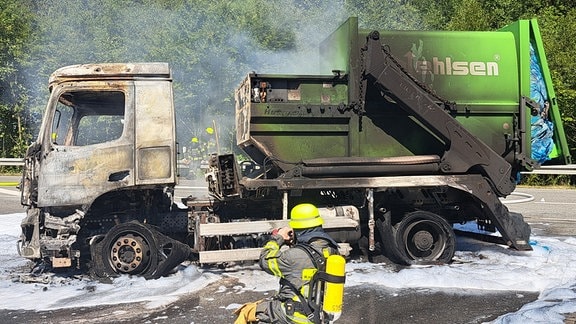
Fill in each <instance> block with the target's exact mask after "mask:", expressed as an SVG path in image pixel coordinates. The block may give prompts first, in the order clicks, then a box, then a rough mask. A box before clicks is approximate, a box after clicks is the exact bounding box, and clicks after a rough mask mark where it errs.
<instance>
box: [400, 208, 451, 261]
mask: <svg viewBox="0 0 576 324" xmlns="http://www.w3.org/2000/svg"><path fill="white" fill-rule="evenodd" d="M455 241H456V239H455V235H454V231H453V230H452V226H450V224H449V223H448V222H447V221H446V220H445V219H444V218H442V217H441V216H439V215H436V214H434V213H431V212H426V211H415V212H411V213H409V214H407V215H406V216H405V217H404V219H402V221H401V222H400V223H398V224H397V225H396V230H395V243H396V245H397V248H398V249H397V251H398V254H399V255H398V257H399V258H400V259H401V260H400V261H401V262H402V263H406V264H430V263H449V262H450V261H451V260H452V257H454V251H455V248H456V247H455V245H456V243H455Z"/></svg>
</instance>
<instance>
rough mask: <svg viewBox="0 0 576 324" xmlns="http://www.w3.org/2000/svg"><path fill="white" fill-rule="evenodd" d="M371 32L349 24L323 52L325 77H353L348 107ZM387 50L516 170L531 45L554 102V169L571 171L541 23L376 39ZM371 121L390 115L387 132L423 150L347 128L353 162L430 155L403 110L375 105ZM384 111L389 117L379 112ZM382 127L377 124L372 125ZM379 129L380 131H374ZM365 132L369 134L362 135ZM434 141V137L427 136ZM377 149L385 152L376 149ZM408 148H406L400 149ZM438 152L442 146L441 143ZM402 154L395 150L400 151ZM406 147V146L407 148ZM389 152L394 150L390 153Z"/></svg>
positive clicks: (523, 144) (525, 130)
mask: <svg viewBox="0 0 576 324" xmlns="http://www.w3.org/2000/svg"><path fill="white" fill-rule="evenodd" d="M371 31H372V30H368V29H366V30H360V29H358V19H357V18H355V17H352V18H350V19H348V20H347V21H346V22H345V23H344V24H342V25H341V27H340V28H339V29H338V30H336V31H335V32H334V33H333V34H332V35H330V36H329V37H328V38H327V39H326V40H325V41H324V42H322V44H321V46H320V53H321V69H322V70H321V72H322V73H331V72H332V71H333V70H342V71H344V72H346V73H349V75H350V86H349V93H350V96H349V97H350V102H351V103H353V102H357V101H358V98H359V95H360V91H359V90H357V89H360V88H361V87H360V84H355V82H358V81H357V80H360V79H361V78H360V77H361V71H360V66H361V59H362V47H363V46H364V43H365V40H366V37H367V35H368V34H369V33H370V32H371ZM378 32H379V33H380V40H381V42H382V44H383V46H385V47H387V48H389V50H390V51H391V52H392V54H393V55H394V56H395V57H396V58H397V60H398V61H399V62H400V63H401V64H402V65H403V66H404V68H405V69H406V70H407V71H408V72H410V73H411V74H412V75H413V76H414V77H416V78H417V79H418V80H420V81H421V82H423V83H424V84H426V85H427V86H428V87H429V88H430V89H432V91H434V92H435V93H437V94H438V95H440V96H441V97H443V98H445V99H448V100H451V101H454V102H456V104H457V105H456V107H457V111H456V112H454V116H455V118H456V119H457V120H458V121H459V122H461V123H462V124H463V125H464V126H465V127H466V128H467V129H468V130H469V131H471V132H472V133H473V134H474V135H475V136H477V137H478V138H480V139H481V140H482V141H484V142H485V143H487V144H488V145H489V146H490V147H492V148H493V149H494V150H495V151H496V152H497V153H499V154H502V155H503V156H505V157H506V159H507V160H509V161H510V162H512V161H513V160H514V159H517V158H518V154H524V155H525V156H527V157H530V156H531V135H530V126H531V124H530V119H531V115H530V109H529V108H526V107H524V106H523V105H522V96H525V97H526V98H531V96H530V85H531V82H530V43H532V44H533V46H534V47H535V51H536V52H537V55H538V58H539V61H540V64H541V68H542V73H543V77H544V79H545V83H546V89H547V92H548V94H549V97H550V98H551V109H550V119H551V120H552V122H553V124H554V143H555V147H556V149H555V151H553V152H552V153H551V154H550V158H552V159H553V163H562V164H567V163H571V159H570V156H569V150H568V146H567V141H566V138H565V134H564V131H563V126H562V122H561V119H560V113H559V110H558V107H557V103H556V100H555V95H554V89H553V87H552V82H551V79H550V73H549V71H548V66H547V63H546V57H545V55H544V48H543V46H542V39H541V36H540V33H539V30H538V25H537V23H536V20H521V21H518V22H516V23H514V24H511V25H510V26H508V27H506V28H503V29H502V30H500V31H492V32H467V31H378ZM370 104H371V105H372V109H371V113H370V112H369V113H367V114H366V115H365V117H364V118H368V119H369V120H371V121H372V120H376V119H378V118H382V117H381V116H377V115H380V114H382V113H385V114H388V116H387V117H386V118H387V119H388V121H387V123H386V124H387V125H388V126H390V125H393V127H394V128H405V131H407V130H410V136H415V137H416V138H418V141H421V145H420V147H415V146H412V145H408V143H406V140H405V139H398V138H397V135H398V134H397V133H396V132H395V131H393V130H391V129H380V130H378V129H372V128H370V127H368V129H366V128H365V129H363V130H361V129H360V128H357V129H354V127H356V125H354V124H353V123H351V125H350V132H351V133H350V145H351V149H350V154H351V155H353V156H373V155H378V154H383V153H384V152H383V151H382V150H385V151H386V152H402V151H405V149H407V150H408V151H410V152H412V153H413V154H425V153H427V149H429V147H428V144H429V143H426V142H433V141H434V139H433V138H432V137H430V136H429V139H428V140H427V139H426V133H422V134H421V136H418V135H414V133H415V128H414V125H412V124H411V123H410V122H409V121H408V119H407V117H406V116H404V115H403V113H402V112H400V111H399V110H400V109H398V107H390V105H386V103H384V102H380V103H378V102H372V103H370ZM382 109H385V110H386V112H379V111H378V110H382ZM375 124H380V125H381V126H382V122H378V123H372V122H371V124H370V125H375ZM376 128H380V127H379V126H377V127H376ZM360 132H366V133H365V134H360ZM518 134H520V135H521V136H520V137H519V139H518V140H519V142H518V144H519V146H520V147H519V149H518V150H517V151H516V152H515V153H516V154H514V152H510V150H509V149H508V148H509V144H510V143H509V142H507V141H508V139H510V138H512V137H515V136H516V135H518ZM428 135H432V134H428ZM376 141H379V142H380V143H386V146H387V148H386V149H383V148H380V149H377V146H378V145H376V144H375V142H376ZM401 142H404V143H401ZM436 144H438V143H436ZM397 145H399V146H402V147H395V146H397ZM406 145H408V146H406ZM390 146H392V147H390Z"/></svg>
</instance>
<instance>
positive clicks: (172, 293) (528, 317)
mask: <svg viewBox="0 0 576 324" xmlns="http://www.w3.org/2000/svg"><path fill="white" fill-rule="evenodd" d="M23 217H24V214H23V213H19V214H9V215H0V300H2V304H1V305H0V308H2V309H25V310H50V309H57V308H71V307H89V306H96V305H104V304H119V303H131V302H146V303H147V304H146V305H147V307H148V308H155V307H160V306H165V305H167V304H169V303H171V302H174V301H175V300H177V299H178V298H179V297H180V296H183V295H185V294H189V293H193V292H196V291H199V290H201V289H203V288H204V287H206V286H207V285H208V284H210V283H212V282H216V281H218V280H219V279H222V278H224V277H235V278H238V280H239V282H240V284H239V285H238V286H235V287H233V288H232V289H233V290H234V293H237V294H241V293H243V292H245V291H262V292H265V291H269V290H275V289H277V287H278V281H277V279H275V278H274V277H272V276H270V275H267V274H265V273H264V272H262V271H261V270H260V269H259V267H258V266H257V265H251V266H236V267H233V268H228V269H225V270H216V269H212V270H204V269H199V268H197V267H196V266H194V265H189V266H182V267H181V269H180V270H179V271H177V272H175V273H174V274H171V275H170V276H167V277H163V278H160V279H156V280H144V279H143V278H137V277H128V276H122V277H119V278H116V279H114V281H113V282H112V283H110V284H104V283H100V282H96V281H92V280H88V279H72V280H71V279H64V278H60V279H58V278H59V277H57V276H56V277H52V280H51V281H50V282H49V283H22V282H20V281H19V280H18V278H19V277H18V275H19V274H25V271H24V270H23V269H25V266H26V265H27V264H28V261H27V260H26V259H23V258H21V257H20V256H18V253H17V250H16V242H17V240H18V237H19V236H20V221H21V220H22V218H23ZM531 245H532V247H533V248H534V251H531V252H519V251H514V250H510V249H508V248H507V247H504V246H500V245H495V244H491V243H482V242H478V241H474V240H470V239H464V238H459V239H458V245H457V252H456V255H455V258H454V262H453V263H452V264H449V265H435V266H421V267H410V268H406V269H402V270H400V271H394V270H393V268H394V267H392V266H390V265H386V264H373V263H359V262H349V263H348V264H347V265H346V275H347V277H346V286H349V287H350V286H357V285H364V284H367V285H371V286H380V287H382V288H383V289H403V288H428V289H434V290H437V291H442V290H443V289H445V290H450V291H452V292H453V291H455V290H456V291H461V292H462V294H466V293H474V294H477V293H478V292H479V291H480V292H481V291H486V292H487V293H489V292H498V291H531V292H540V297H539V299H538V300H537V301H534V302H532V303H529V304H526V305H524V306H523V307H522V308H521V309H520V310H519V311H517V312H515V313H511V314H507V315H504V316H501V317H500V318H498V319H497V320H496V321H495V323H527V322H529V323H563V319H564V315H562V314H566V313H573V312H576V267H574V266H573V265H574V264H576V239H575V238H572V237H543V236H533V237H532V241H531ZM221 289H222V290H227V289H230V288H225V287H221ZM238 306H239V305H222V307H223V308H226V309H234V308H236V307H238Z"/></svg>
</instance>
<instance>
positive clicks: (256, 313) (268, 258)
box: [235, 204, 338, 324]
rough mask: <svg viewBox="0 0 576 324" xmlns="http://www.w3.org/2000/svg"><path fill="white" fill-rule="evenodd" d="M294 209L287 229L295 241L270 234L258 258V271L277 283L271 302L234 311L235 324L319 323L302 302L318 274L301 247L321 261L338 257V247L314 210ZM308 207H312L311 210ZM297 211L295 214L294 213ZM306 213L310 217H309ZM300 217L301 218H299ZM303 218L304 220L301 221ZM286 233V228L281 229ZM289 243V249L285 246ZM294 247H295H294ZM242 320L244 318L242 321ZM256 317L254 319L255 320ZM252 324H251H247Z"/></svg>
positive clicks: (307, 205) (266, 301) (259, 303)
mask: <svg viewBox="0 0 576 324" xmlns="http://www.w3.org/2000/svg"><path fill="white" fill-rule="evenodd" d="M301 205H306V206H305V207H306V208H309V209H311V210H308V209H305V210H304V211H305V212H302V210H300V211H301V213H298V209H297V208H298V207H299V206H301ZM301 205H298V206H296V207H295V208H294V209H293V210H292V213H291V221H290V227H291V228H292V229H293V233H294V239H293V240H292V242H289V241H288V240H286V239H285V236H286V235H284V237H283V235H281V234H280V233H273V234H272V236H271V239H270V241H268V242H267V243H266V245H265V246H264V250H263V251H262V253H261V255H260V267H261V268H262V269H263V270H264V271H265V272H267V273H269V274H271V275H274V276H276V277H279V278H281V279H280V289H279V291H278V293H277V294H276V296H274V297H273V298H271V299H267V300H262V301H259V302H257V303H256V305H254V303H248V304H245V305H244V306H243V308H244V309H243V311H244V314H242V308H241V309H239V310H237V312H236V313H237V314H238V315H239V320H237V321H236V322H235V323H285V324H291V323H319V319H318V318H317V317H318V314H316V317H313V314H308V312H309V311H310V308H307V307H306V306H307V305H308V304H306V305H304V303H307V301H306V300H301V299H302V298H300V297H299V294H297V292H296V291H295V289H297V290H298V291H299V292H300V293H301V296H302V297H305V298H307V297H308V289H309V288H310V287H309V284H310V280H311V279H312V277H313V275H314V274H315V273H316V271H317V270H318V269H317V268H316V266H315V261H314V260H313V256H312V255H311V254H310V253H309V252H307V251H306V249H305V248H303V247H302V245H304V244H307V245H308V248H310V247H311V248H313V249H314V250H315V251H316V252H317V253H316V255H321V256H323V257H324V258H326V257H328V256H329V255H332V254H338V245H337V243H336V242H335V241H334V240H333V239H332V238H331V237H330V236H329V235H328V234H326V232H324V230H323V229H322V226H321V225H322V224H323V221H322V219H321V218H320V216H319V214H318V210H317V209H316V207H314V206H313V205H310V204H301ZM310 206H311V207H310ZM295 211H296V212H295ZM309 213H311V214H312V217H308V216H310V215H309ZM299 216H302V217H299ZM304 216H306V217H304ZM282 230H284V233H286V228H283V229H281V231H282ZM288 243H290V244H291V245H292V247H288V246H286V245H287V244H288ZM294 243H297V244H294ZM242 316H245V317H244V318H245V319H244V320H242ZM254 317H255V318H254ZM250 321H253V322H250Z"/></svg>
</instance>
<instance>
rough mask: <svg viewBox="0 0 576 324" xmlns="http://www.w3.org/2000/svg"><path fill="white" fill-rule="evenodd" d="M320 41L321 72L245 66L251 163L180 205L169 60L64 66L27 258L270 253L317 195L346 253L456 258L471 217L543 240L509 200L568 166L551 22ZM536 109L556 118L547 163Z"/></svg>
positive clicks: (125, 264)
mask: <svg viewBox="0 0 576 324" xmlns="http://www.w3.org/2000/svg"><path fill="white" fill-rule="evenodd" d="M320 53H321V68H322V70H323V71H325V74H323V75H271V74H257V73H251V74H249V75H248V76H247V78H246V79H245V80H244V81H243V82H242V83H241V84H240V86H239V88H238V89H237V90H236V92H235V98H236V108H235V110H236V113H235V118H236V140H237V144H238V145H239V147H240V148H241V149H242V150H243V151H244V153H245V154H244V155H243V156H244V159H245V161H239V160H238V158H237V157H235V156H234V155H233V154H222V155H219V154H213V155H212V156H211V157H210V166H209V169H208V171H207V172H206V180H207V182H208V190H209V193H210V196H209V197H188V198H185V199H182V203H183V204H177V203H175V202H174V187H175V185H176V182H177V175H176V171H175V170H176V156H177V152H176V151H177V145H176V139H175V137H176V136H175V134H176V132H175V115H174V108H173V100H172V87H171V74H170V69H169V67H168V65H167V64H165V63H140V64H87V65H78V66H71V67H65V68H62V69H59V70H57V71H56V72H54V73H53V74H52V76H51V78H50V83H49V86H50V90H51V96H50V100H49V102H48V105H47V110H46V113H45V115H44V120H43V123H42V127H41V130H40V134H39V136H38V139H37V140H36V142H35V143H33V144H32V145H31V146H30V147H29V149H28V152H27V156H26V159H25V168H24V173H23V181H22V204H23V205H26V206H27V207H28V209H27V215H26V217H25V218H24V220H23V221H22V236H21V239H20V241H19V252H20V254H21V255H22V256H24V257H27V258H30V259H33V260H37V261H43V262H46V263H48V264H49V265H50V266H52V267H57V268H65V267H79V268H83V267H84V265H88V266H89V269H91V271H92V272H93V273H94V274H95V275H97V276H114V275H118V274H123V273H126V274H137V275H142V276H144V277H147V278H157V277H159V276H162V275H164V274H166V273H168V272H169V271H171V270H172V269H173V268H174V267H175V266H176V265H178V264H179V263H180V262H182V261H183V260H185V259H187V258H191V259H196V260H198V261H199V262H201V263H224V262H229V261H238V260H250V259H252V260H253V259H257V258H258V255H259V251H260V247H261V246H262V243H263V242H265V239H266V235H268V234H269V233H270V232H271V231H272V229H273V228H277V227H280V226H284V225H286V224H287V222H288V214H289V213H288V211H289V210H290V209H291V208H292V207H293V206H294V205H296V204H298V203H302V202H308V203H313V204H315V205H316V206H318V207H319V209H320V210H321V213H322V216H323V217H324V219H325V225H324V226H325V228H326V231H327V232H328V233H329V234H330V235H332V236H333V237H334V238H335V239H336V240H337V241H338V242H340V243H341V246H340V247H341V252H342V253H344V254H347V253H349V252H350V250H351V248H352V247H359V249H360V250H361V251H362V253H364V254H365V255H366V256H368V257H370V256H372V255H375V254H383V255H385V256H386V257H388V258H390V259H391V260H393V261H395V262H398V263H403V264H422V263H444V262H450V260H451V259H452V257H453V255H454V252H455V249H456V242H455V229H454V226H453V225H454V224H463V223H466V222H472V223H475V225H477V226H478V227H479V228H480V229H482V230H483V231H487V232H496V231H497V232H499V235H496V236H488V235H486V236H485V237H490V238H491V240H492V241H494V242H496V243H500V244H506V245H508V246H510V247H512V248H515V249H518V250H530V244H529V236H530V227H529V225H528V224H526V223H525V222H524V220H523V218H522V215H520V214H516V213H512V212H509V211H508V209H507V208H506V206H504V205H503V204H502V203H501V201H500V199H499V198H500V197H505V196H507V195H509V194H510V193H512V192H513V191H514V189H515V185H516V179H517V174H518V173H519V172H520V171H522V170H530V169H531V168H533V167H538V165H539V164H540V163H543V162H545V163H558V164H566V163H570V156H569V154H568V148H567V146H566V140H565V136H564V133H563V130H562V124H561V122H560V115H559V112H558V107H557V106H556V101H555V96H554V91H553V88H552V85H551V82H550V76H549V73H548V70H547V65H546V60H545V56H544V51H543V47H542V42H541V39H540V34H539V32H538V27H537V24H536V21H527V20H526V21H519V22H516V23H514V24H512V25H510V26H507V27H506V28H504V29H503V30H500V31H495V32H430V31H421V32H416V31H372V30H361V29H359V28H358V22H357V19H356V18H350V19H349V20H348V21H347V22H346V23H344V24H343V25H342V26H341V27H340V28H339V29H338V30H336V31H335V32H334V33H333V34H332V35H330V36H329V37H328V38H327V39H326V40H325V41H324V42H322V43H321V45H320ZM531 62H536V63H532V64H531ZM531 71H532V72H534V71H536V72H539V73H540V74H538V76H539V77H536V78H534V77H532V79H538V80H540V83H538V85H539V86H540V88H538V89H539V90H538V94H539V95H540V97H538V98H535V96H534V95H533V94H531V91H530V89H531V88H534V87H535V83H534V80H532V79H531ZM531 80H532V81H531ZM535 120H536V121H540V124H541V125H545V126H546V125H547V127H548V128H547V129H548V130H549V132H550V136H542V137H546V138H548V139H549V142H548V143H545V144H543V145H540V146H538V147H539V148H540V147H545V148H547V150H546V151H545V152H544V153H543V156H544V159H543V160H537V161H535V159H534V158H533V153H534V152H533V151H534V150H533V148H534V147H535V146H534V141H533V140H534V138H533V136H532V134H531V125H533V124H534V123H535ZM532 128H533V127H532ZM540 151H541V150H540V149H539V152H540ZM246 157H249V159H246ZM474 235H478V234H474ZM478 237H480V236H478Z"/></svg>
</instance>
